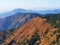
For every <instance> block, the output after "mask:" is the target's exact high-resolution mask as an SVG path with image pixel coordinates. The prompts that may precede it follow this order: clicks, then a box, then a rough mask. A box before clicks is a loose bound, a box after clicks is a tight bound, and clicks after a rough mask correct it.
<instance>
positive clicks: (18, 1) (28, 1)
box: [0, 0, 60, 12]
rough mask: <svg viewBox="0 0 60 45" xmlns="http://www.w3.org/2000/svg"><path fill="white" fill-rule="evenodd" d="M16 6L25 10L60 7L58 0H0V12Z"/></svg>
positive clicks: (59, 0)
mask: <svg viewBox="0 0 60 45" xmlns="http://www.w3.org/2000/svg"><path fill="white" fill-rule="evenodd" d="M16 8H22V9H27V10H38V9H39V10H46V9H60V0H0V12H6V11H9V10H13V9H16Z"/></svg>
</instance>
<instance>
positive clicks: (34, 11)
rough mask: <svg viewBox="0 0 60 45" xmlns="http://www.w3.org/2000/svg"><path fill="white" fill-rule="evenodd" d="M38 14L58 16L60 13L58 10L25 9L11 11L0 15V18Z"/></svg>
mask: <svg viewBox="0 0 60 45" xmlns="http://www.w3.org/2000/svg"><path fill="white" fill-rule="evenodd" d="M18 12H20V13H38V14H58V13H60V9H55V10H25V9H14V10H12V11H8V12H5V13H0V18H4V17H8V16H11V15H14V14H16V13H18Z"/></svg>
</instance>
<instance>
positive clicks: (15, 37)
mask: <svg viewBox="0 0 60 45" xmlns="http://www.w3.org/2000/svg"><path fill="white" fill-rule="evenodd" d="M56 30H57V29H56V28H53V27H51V25H50V23H48V22H47V20H46V19H43V18H39V17H36V18H32V19H31V20H30V21H29V22H28V23H26V24H25V25H24V26H22V27H21V28H19V29H18V30H15V32H14V33H13V34H12V35H9V36H8V37H7V39H6V40H5V42H4V43H3V44H2V45H10V44H11V45H18V44H19V43H21V45H29V44H28V42H27V41H28V40H30V39H31V38H34V34H35V32H36V34H38V35H39V38H40V39H39V40H37V41H35V43H39V44H40V45H50V43H51V42H52V40H55V39H56V34H55V35H54V36H52V37H50V35H51V33H53V32H55V31H56ZM36 34H35V35H36ZM57 34H58V33H57ZM47 37H48V39H47V40H46V38H47ZM49 41H50V42H49ZM23 43H24V44H23ZM35 43H34V44H35ZM30 45H32V44H30Z"/></svg>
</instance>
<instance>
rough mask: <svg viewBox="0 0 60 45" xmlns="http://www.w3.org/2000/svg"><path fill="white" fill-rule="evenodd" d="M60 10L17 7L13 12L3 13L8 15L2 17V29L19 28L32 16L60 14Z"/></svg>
mask: <svg viewBox="0 0 60 45" xmlns="http://www.w3.org/2000/svg"><path fill="white" fill-rule="evenodd" d="M59 13H60V10H45V11H32V10H24V9H15V10H13V11H11V12H7V13H3V15H6V16H5V17H4V18H1V19H0V31H4V30H9V29H12V28H14V29H15V28H18V27H21V26H23V25H24V24H25V23H27V22H28V21H29V20H30V19H31V18H34V17H44V16H50V15H49V14H59Z"/></svg>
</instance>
